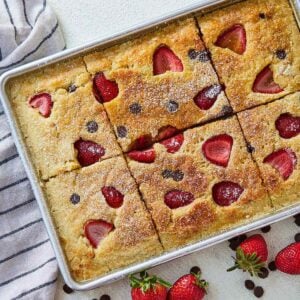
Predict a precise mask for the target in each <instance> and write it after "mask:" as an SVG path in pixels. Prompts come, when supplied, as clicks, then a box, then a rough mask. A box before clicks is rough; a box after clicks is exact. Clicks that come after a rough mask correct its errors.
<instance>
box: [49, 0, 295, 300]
mask: <svg viewBox="0 0 300 300" xmlns="http://www.w3.org/2000/svg"><path fill="white" fill-rule="evenodd" d="M200 2H201V1H200V0H198V1H195V0H152V1H146V0H131V1H129V0H108V1H103V0H77V1H75V0H73V1H68V0H49V3H50V4H51V5H52V7H53V8H54V10H55V12H56V14H57V16H58V19H59V21H60V25H61V28H62V30H63V32H64V36H65V39H66V44H67V47H68V48H71V47H75V46H79V45H81V44H83V43H86V42H89V41H92V40H95V39H99V38H103V37H106V36H109V35H111V34H113V33H116V32H118V31H122V30H124V29H126V28H128V27H130V26H132V25H135V24H138V23H140V22H142V21H145V20H146V19H148V20H149V19H151V18H154V17H159V16H161V15H163V14H166V13H168V12H172V11H174V10H176V9H179V8H183V7H185V6H187V5H190V4H193V3H200ZM293 221H294V219H293V218H291V219H289V220H286V221H283V222H280V223H278V224H276V225H274V226H272V230H271V232H269V233H267V234H265V235H264V236H265V238H266V239H267V241H268V243H269V244H270V247H269V248H270V260H272V259H274V255H275V254H276V253H277V252H278V251H279V250H280V249H281V248H282V247H283V246H285V245H287V244H289V243H291V242H293V241H294V235H295V234H296V233H297V232H299V227H297V226H296V225H295V223H294V222H293ZM233 254H234V253H233V252H232V251H231V250H230V248H229V247H228V242H225V243H223V244H220V245H217V246H215V247H212V248H209V249H206V250H203V251H201V252H198V253H195V254H192V255H189V256H187V257H185V258H181V259H177V260H175V261H173V262H170V263H167V264H164V265H162V266H160V267H157V268H154V269H153V270H151V272H153V273H157V274H159V275H160V276H162V277H164V278H165V279H167V280H169V281H171V282H174V281H175V280H176V279H177V278H178V277H179V276H181V275H183V274H185V273H187V272H189V269H190V268H191V267H192V266H194V265H198V266H200V267H201V269H202V272H203V277H204V278H205V279H206V280H208V281H209V283H210V287H209V290H208V295H207V297H206V299H211V300H221V299H222V300H227V299H228V300H230V299H235V300H240V299H255V297H254V296H253V294H252V292H251V291H248V290H246V289H245V288H244V280H245V279H248V278H249V276H248V275H246V274H243V273H242V272H241V271H235V272H232V273H227V272H226V269H227V268H228V267H229V266H231V265H232V258H231V255H233ZM299 279H300V278H299V276H289V275H285V274H282V273H280V272H278V271H276V272H272V273H271V274H270V276H269V277H268V278H267V279H255V280H254V281H255V283H256V285H261V286H262V287H263V288H264V289H265V295H264V297H263V298H262V299H267V300H269V299H270V300H297V299H300V280H299ZM62 284H63V282H62V281H61V280H60V282H59V284H58V289H57V296H56V299H59V300H62V299H72V300H79V299H80V300H81V299H84V300H85V299H86V300H88V299H90V300H91V299H94V298H95V299H99V297H100V296H101V295H103V294H105V293H106V294H109V295H110V296H111V299H112V300H126V299H130V288H129V286H128V281H127V280H126V279H125V280H122V281H119V282H117V283H114V284H111V285H109V286H106V287H103V288H100V289H97V290H94V291H89V292H74V293H73V294H71V295H66V294H65V293H64V292H63V291H62Z"/></svg>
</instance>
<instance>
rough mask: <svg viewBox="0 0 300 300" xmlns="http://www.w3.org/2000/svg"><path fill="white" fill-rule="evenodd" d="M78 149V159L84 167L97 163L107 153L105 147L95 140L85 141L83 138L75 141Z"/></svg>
mask: <svg viewBox="0 0 300 300" xmlns="http://www.w3.org/2000/svg"><path fill="white" fill-rule="evenodd" d="M74 147H75V149H77V151H78V153H77V159H78V161H79V163H80V165H81V166H82V167H85V166H89V165H91V164H94V163H96V162H97V161H99V160H100V158H101V157H102V156H103V155H104V154H105V149H104V148H103V147H102V146H101V145H99V144H97V143H94V142H91V141H84V140H82V139H80V140H78V141H76V142H75V143H74Z"/></svg>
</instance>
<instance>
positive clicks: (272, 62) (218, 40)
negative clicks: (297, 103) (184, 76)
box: [198, 0, 300, 111]
mask: <svg viewBox="0 0 300 300" xmlns="http://www.w3.org/2000/svg"><path fill="white" fill-rule="evenodd" d="M198 22H199V26H200V29H201V32H202V34H203V39H204V42H205V43H206V45H207V47H208V49H209V50H210V52H211V54H212V60H213V63H214V66H215V68H216V70H217V73H218V75H219V76H220V80H221V82H222V83H223V84H224V86H225V91H226V95H227V96H228V99H229V101H230V103H231V105H232V107H233V109H234V111H240V110H243V109H246V108H250V107H252V106H255V105H259V104H263V103H267V102H269V101H271V100H274V99H278V98H281V97H282V96H284V95H286V94H289V93H291V92H296V91H297V90H299V89H300V54H299V49H300V33H299V29H298V27H297V24H296V22H295V19H294V16H293V12H292V9H291V7H290V5H289V2H288V0H248V1H242V2H240V3H237V4H234V5H231V6H228V7H226V8H223V9H219V10H216V11H214V12H212V13H210V14H207V15H204V16H203V17H202V16H200V17H198Z"/></svg>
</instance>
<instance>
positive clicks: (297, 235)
mask: <svg viewBox="0 0 300 300" xmlns="http://www.w3.org/2000/svg"><path fill="white" fill-rule="evenodd" d="M295 242H300V232H299V233H297V234H295Z"/></svg>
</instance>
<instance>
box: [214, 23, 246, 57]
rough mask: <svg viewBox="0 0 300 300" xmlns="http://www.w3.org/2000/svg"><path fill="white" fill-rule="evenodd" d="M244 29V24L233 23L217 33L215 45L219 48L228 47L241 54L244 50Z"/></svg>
mask: <svg viewBox="0 0 300 300" xmlns="http://www.w3.org/2000/svg"><path fill="white" fill-rule="evenodd" d="M246 44H247V40H246V31H245V28H244V26H242V25H240V24H235V25H233V26H231V27H230V28H228V29H226V30H225V31H224V32H223V33H222V34H220V35H219V37H218V38H217V41H216V42H215V45H216V46H218V47H221V48H228V49H230V50H231V51H233V52H235V53H237V54H240V55H242V54H243V53H244V52H245V50H246Z"/></svg>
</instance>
